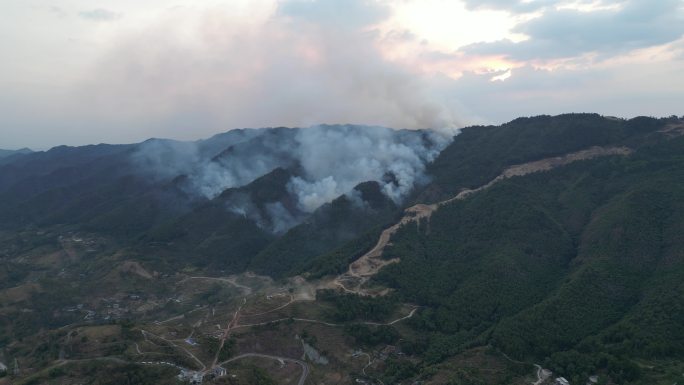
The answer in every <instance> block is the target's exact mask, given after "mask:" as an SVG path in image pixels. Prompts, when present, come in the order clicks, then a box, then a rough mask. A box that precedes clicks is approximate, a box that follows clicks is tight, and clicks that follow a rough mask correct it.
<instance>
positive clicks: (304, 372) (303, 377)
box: [219, 353, 309, 385]
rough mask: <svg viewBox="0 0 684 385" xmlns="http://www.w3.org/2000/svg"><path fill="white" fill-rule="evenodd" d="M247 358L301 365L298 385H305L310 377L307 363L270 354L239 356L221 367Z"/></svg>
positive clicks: (245, 354)
mask: <svg viewBox="0 0 684 385" xmlns="http://www.w3.org/2000/svg"><path fill="white" fill-rule="evenodd" d="M247 357H260V358H268V359H271V360H278V361H290V362H294V363H295V364H297V365H299V366H300V367H301V368H302V375H301V377H299V382H297V385H304V382H306V378H307V377H308V376H309V365H307V364H306V362H304V361H301V360H298V359H295V358H287V357H280V356H271V355H268V354H261V353H244V354H240V355H239V356H235V357H233V358H231V359H229V360H226V361H223V362H221V363H220V364H219V365H221V366H223V365H225V364H227V363H230V362H232V361H237V360H240V359H243V358H247Z"/></svg>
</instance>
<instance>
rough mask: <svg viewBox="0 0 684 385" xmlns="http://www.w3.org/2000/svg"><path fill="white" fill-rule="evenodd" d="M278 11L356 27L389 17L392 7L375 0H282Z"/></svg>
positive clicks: (324, 22) (333, 25)
mask: <svg viewBox="0 0 684 385" xmlns="http://www.w3.org/2000/svg"><path fill="white" fill-rule="evenodd" d="M278 12H279V14H280V15H282V16H287V17H290V18H292V19H293V20H295V21H306V22H310V23H314V24H320V25H326V26H329V27H335V28H340V27H344V28H350V29H354V28H362V27H367V26H369V25H373V24H377V23H379V22H381V21H383V20H385V19H386V18H387V17H389V15H390V8H389V7H388V6H387V5H386V4H383V3H380V2H378V1H375V0H317V1H316V0H287V1H281V2H280V3H279V5H278Z"/></svg>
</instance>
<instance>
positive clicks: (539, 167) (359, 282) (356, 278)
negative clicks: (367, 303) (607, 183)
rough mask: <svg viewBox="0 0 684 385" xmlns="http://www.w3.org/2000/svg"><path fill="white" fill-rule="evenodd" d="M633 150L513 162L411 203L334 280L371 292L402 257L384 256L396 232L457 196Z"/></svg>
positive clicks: (346, 288)
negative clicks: (445, 193) (446, 194)
mask: <svg viewBox="0 0 684 385" xmlns="http://www.w3.org/2000/svg"><path fill="white" fill-rule="evenodd" d="M631 153H632V150H631V149H629V148H627V147H591V148H588V149H585V150H581V151H577V152H573V153H569V154H566V155H563V156H556V157H552V158H545V159H541V160H537V161H533V162H528V163H523V164H518V165H514V166H510V167H508V168H507V169H505V170H504V171H503V172H502V173H501V174H499V176H497V177H496V178H494V179H492V180H491V181H490V182H489V183H487V184H485V185H483V186H480V187H478V188H476V189H466V190H463V191H461V192H459V193H458V194H457V195H456V196H454V197H452V198H449V199H447V200H444V201H441V202H439V203H436V204H431V205H425V204H417V205H415V206H411V207H409V208H408V209H406V210H405V211H404V216H403V217H402V218H401V220H400V221H399V222H397V223H395V224H394V225H392V226H391V227H389V228H387V229H385V230H384V231H383V232H382V233H381V234H380V238H379V239H378V242H377V243H376V244H375V246H374V247H373V248H372V249H371V250H370V251H369V252H367V253H366V254H364V255H362V256H361V257H360V258H359V259H357V260H356V261H354V262H352V263H351V264H350V265H349V269H348V270H347V272H346V273H344V274H341V275H339V276H338V277H336V278H335V280H334V281H333V284H334V285H335V286H338V287H340V288H342V289H343V290H344V291H346V292H350V293H356V294H361V295H367V294H369V293H368V292H367V291H364V290H362V289H361V286H363V284H364V283H366V282H367V281H368V279H369V278H370V277H372V276H373V275H375V274H377V272H378V271H380V269H382V268H383V267H385V266H387V265H389V264H392V263H396V262H399V259H398V258H392V259H383V258H382V252H383V250H384V249H385V247H386V246H387V245H388V244H389V242H390V239H391V238H392V235H394V233H396V232H397V230H399V228H401V227H402V226H403V225H406V224H408V223H411V222H419V221H420V220H421V219H428V220H429V219H430V216H432V213H433V212H435V211H436V210H438V209H439V208H440V207H441V206H444V205H447V204H449V203H452V202H454V201H457V200H462V199H465V198H467V197H468V196H470V195H472V194H475V193H477V192H480V191H483V190H486V189H488V188H490V187H491V186H493V185H495V184H496V183H498V182H500V181H502V180H504V179H508V178H512V177H516V176H523V175H527V174H532V173H536V172H542V171H549V170H552V169H554V168H556V167H559V166H563V165H566V164H570V163H572V162H576V161H579V160H586V159H592V158H597V157H601V156H609V155H629V154H631Z"/></svg>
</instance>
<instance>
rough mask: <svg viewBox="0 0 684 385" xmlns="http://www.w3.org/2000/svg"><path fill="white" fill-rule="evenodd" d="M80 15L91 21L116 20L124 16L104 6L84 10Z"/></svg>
mask: <svg viewBox="0 0 684 385" xmlns="http://www.w3.org/2000/svg"><path fill="white" fill-rule="evenodd" d="M78 15H79V16H81V17H82V18H84V19H86V20H91V21H114V20H118V19H120V18H121V17H122V15H121V14H120V13H116V12H112V11H109V10H107V9H104V8H97V9H91V10H89V11H82V12H80V13H79V14H78Z"/></svg>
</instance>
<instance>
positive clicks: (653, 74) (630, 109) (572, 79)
mask: <svg viewBox="0 0 684 385" xmlns="http://www.w3.org/2000/svg"><path fill="white" fill-rule="evenodd" d="M502 73H503V71H502V72H500V73H495V74H492V73H488V74H477V73H473V72H468V73H466V74H465V75H464V76H463V77H461V78H460V79H458V80H450V79H446V78H443V79H440V80H439V84H440V86H441V87H442V92H444V93H445V94H448V95H451V97H453V98H455V99H458V100H460V101H461V102H462V104H463V107H462V109H463V111H464V113H463V116H464V119H467V120H468V121H470V122H474V123H485V124H489V123H497V124H498V123H503V122H506V121H509V120H512V119H514V118H516V117H519V116H534V115H541V114H551V115H553V114H561V113H568V112H596V113H600V114H603V115H611V116H620V117H625V118H630V117H634V116H636V115H652V116H669V115H672V114H680V111H681V110H682V107H681V100H684V78H682V76H680V75H679V74H680V73H681V63H677V62H671V61H668V60H653V61H651V62H648V63H647V64H646V63H645V62H642V61H636V60H634V61H625V62H617V63H606V64H604V65H601V66H592V67H587V68H582V69H563V68H559V69H555V70H544V69H538V68H534V67H532V66H524V67H520V68H515V69H512V70H511V76H510V78H508V79H507V80H505V81H491V78H492V77H493V76H495V75H499V74H502Z"/></svg>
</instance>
